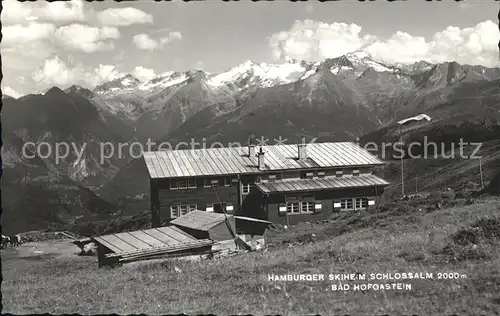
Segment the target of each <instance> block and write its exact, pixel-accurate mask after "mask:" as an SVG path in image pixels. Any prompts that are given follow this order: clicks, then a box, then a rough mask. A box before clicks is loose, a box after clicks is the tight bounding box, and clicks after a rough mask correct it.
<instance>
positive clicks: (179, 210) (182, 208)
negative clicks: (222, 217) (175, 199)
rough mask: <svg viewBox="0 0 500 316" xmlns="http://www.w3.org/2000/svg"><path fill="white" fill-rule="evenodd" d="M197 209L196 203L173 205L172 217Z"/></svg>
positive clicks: (171, 208)
mask: <svg viewBox="0 0 500 316" xmlns="http://www.w3.org/2000/svg"><path fill="white" fill-rule="evenodd" d="M196 209H197V205H196V204H189V205H188V204H185V205H171V206H170V218H177V217H180V216H182V215H186V214H187V213H189V212H191V211H194V210H196Z"/></svg>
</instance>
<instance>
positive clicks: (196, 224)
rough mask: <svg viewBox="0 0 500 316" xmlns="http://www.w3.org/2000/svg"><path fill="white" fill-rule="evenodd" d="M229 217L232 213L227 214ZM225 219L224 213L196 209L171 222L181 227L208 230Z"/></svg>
mask: <svg viewBox="0 0 500 316" xmlns="http://www.w3.org/2000/svg"><path fill="white" fill-rule="evenodd" d="M227 217H228V218H230V217H232V215H227ZM225 220H226V215H224V214H222V213H214V212H206V211H199V210H194V211H191V212H189V213H187V214H185V215H182V216H181V217H178V218H176V219H174V220H173V221H171V222H170V223H171V224H172V225H175V226H179V227H186V228H191V229H196V230H201V231H208V230H209V229H210V228H212V227H214V226H216V225H218V224H220V223H223V222H224V221H225Z"/></svg>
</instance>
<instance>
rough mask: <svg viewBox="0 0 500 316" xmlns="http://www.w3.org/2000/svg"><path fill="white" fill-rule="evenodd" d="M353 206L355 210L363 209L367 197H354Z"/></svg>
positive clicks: (366, 202)
mask: <svg viewBox="0 0 500 316" xmlns="http://www.w3.org/2000/svg"><path fill="white" fill-rule="evenodd" d="M355 206H356V209H357V210H361V209H365V208H367V207H368V199H367V198H356V199H355Z"/></svg>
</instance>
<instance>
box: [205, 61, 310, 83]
mask: <svg viewBox="0 0 500 316" xmlns="http://www.w3.org/2000/svg"><path fill="white" fill-rule="evenodd" d="M308 67H309V65H308V64H307V63H304V62H300V61H297V60H290V61H288V62H286V63H282V64H268V63H256V62H253V61H250V60H248V61H246V62H244V63H242V64H240V65H238V66H236V67H233V68H230V69H228V70H227V71H225V72H222V73H219V74H216V75H214V76H212V77H211V78H210V80H209V82H208V83H209V85H210V86H212V87H216V88H217V87H220V86H222V85H232V84H234V85H236V86H237V87H240V88H245V87H248V86H250V85H256V86H260V87H271V86H274V85H278V84H287V83H290V82H294V81H297V80H299V79H301V77H303V76H304V74H305V73H306V72H307V71H308V70H309V69H308Z"/></svg>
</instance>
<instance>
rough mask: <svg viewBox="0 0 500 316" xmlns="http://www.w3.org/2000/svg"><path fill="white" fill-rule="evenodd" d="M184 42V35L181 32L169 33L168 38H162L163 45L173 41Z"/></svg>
mask: <svg viewBox="0 0 500 316" xmlns="http://www.w3.org/2000/svg"><path fill="white" fill-rule="evenodd" d="M180 40H182V34H181V33H180V32H169V33H168V35H167V36H165V37H162V38H160V43H161V44H168V43H170V42H173V41H180Z"/></svg>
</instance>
